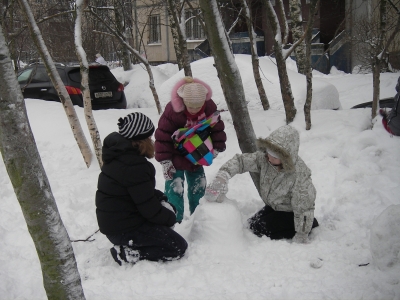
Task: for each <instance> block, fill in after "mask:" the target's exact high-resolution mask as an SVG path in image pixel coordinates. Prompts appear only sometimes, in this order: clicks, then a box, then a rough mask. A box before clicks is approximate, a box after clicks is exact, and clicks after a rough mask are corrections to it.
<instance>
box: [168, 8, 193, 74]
mask: <svg viewBox="0 0 400 300" xmlns="http://www.w3.org/2000/svg"><path fill="white" fill-rule="evenodd" d="M167 5H168V14H169V21H170V27H171V32H172V38H173V41H174V49H175V54H176V59H177V62H178V67H179V70H181V69H183V71H184V73H185V76H192V68H191V67H190V62H189V54H188V50H187V42H186V34H185V31H186V30H185V20H184V19H185V16H184V13H183V11H182V10H183V3H181V2H180V1H179V0H167Z"/></svg>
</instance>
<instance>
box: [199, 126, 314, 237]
mask: <svg viewBox="0 0 400 300" xmlns="http://www.w3.org/2000/svg"><path fill="white" fill-rule="evenodd" d="M299 145H300V138H299V133H298V132H297V130H296V129H294V128H293V127H291V126H289V125H286V126H282V127H280V128H278V129H277V130H275V131H274V132H272V133H271V135H270V136H269V137H268V138H266V139H262V138H259V139H258V140H257V146H258V149H259V150H258V151H257V152H254V153H244V154H236V155H235V156H234V157H233V158H232V159H230V160H229V161H227V162H226V163H225V164H224V165H222V167H221V168H220V169H219V171H218V173H217V175H216V177H215V179H214V181H213V182H212V183H211V184H210V185H209V186H208V187H207V189H206V195H205V197H206V199H207V200H208V201H218V202H221V201H223V199H224V198H225V197H224V196H225V194H226V193H227V192H228V181H229V179H230V178H232V177H233V176H235V175H236V174H241V173H245V172H255V173H259V174H260V195H261V198H262V200H263V201H264V203H265V207H264V208H263V209H261V210H260V211H259V212H257V213H256V214H255V215H254V216H253V217H252V218H250V219H249V225H250V229H251V230H252V231H253V232H254V234H256V235H257V236H260V237H261V236H263V235H266V236H268V237H270V238H271V239H292V238H293V241H295V242H298V243H306V242H307V241H308V235H309V233H310V231H311V229H312V228H314V227H317V226H318V222H317V220H316V219H315V218H314V206H315V196H316V190H315V187H314V185H313V183H312V180H311V171H310V169H309V168H308V167H307V166H306V164H305V163H304V161H303V160H302V159H301V158H300V156H298V151H299Z"/></svg>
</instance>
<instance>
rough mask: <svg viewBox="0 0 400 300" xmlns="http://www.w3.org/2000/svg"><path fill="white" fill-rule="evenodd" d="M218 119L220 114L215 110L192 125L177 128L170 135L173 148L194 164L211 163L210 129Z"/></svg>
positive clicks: (212, 150)
mask: <svg viewBox="0 0 400 300" xmlns="http://www.w3.org/2000/svg"><path fill="white" fill-rule="evenodd" d="M219 119H220V115H219V111H218V110H217V111H216V112H214V113H213V114H212V115H211V116H209V117H208V118H206V119H204V120H201V121H200V122H199V123H197V124H196V125H194V126H192V127H189V128H179V129H178V130H177V131H175V132H174V133H173V134H172V136H171V137H172V140H173V141H174V146H175V148H176V149H178V151H179V152H180V153H181V154H182V155H183V156H185V157H186V158H187V159H188V160H189V161H190V162H192V163H193V164H195V165H202V166H209V165H211V164H212V161H213V158H214V156H213V154H214V148H213V145H212V141H211V137H210V130H211V128H212V127H213V126H214V125H215V124H217V122H218V121H219Z"/></svg>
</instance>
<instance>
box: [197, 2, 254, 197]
mask: <svg viewBox="0 0 400 300" xmlns="http://www.w3.org/2000/svg"><path fill="white" fill-rule="evenodd" d="M199 3H200V7H201V9H202V11H203V16H204V20H205V24H206V31H207V37H208V40H209V43H210V46H211V49H212V53H213V56H214V61H215V66H216V69H217V73H218V77H219V80H220V82H221V87H222V90H223V92H224V96H225V100H226V103H227V105H228V108H229V111H230V113H231V115H232V120H233V126H234V127H235V131H236V135H237V138H238V141H239V147H240V149H241V150H242V152H243V153H251V152H255V151H257V146H256V135H255V133H254V129H253V125H252V123H251V119H250V115H249V111H248V110H247V104H246V98H245V94H244V89H243V83H242V78H241V76H240V72H239V69H238V67H237V65H236V62H235V59H234V57H233V54H232V53H231V51H230V48H229V44H228V41H227V38H226V35H225V30H224V26H223V23H222V19H221V16H220V13H219V10H218V5H217V1H216V0H200V1H199ZM251 176H252V179H253V182H254V184H255V186H256V188H257V190H258V191H259V190H260V179H259V174H257V173H252V174H251Z"/></svg>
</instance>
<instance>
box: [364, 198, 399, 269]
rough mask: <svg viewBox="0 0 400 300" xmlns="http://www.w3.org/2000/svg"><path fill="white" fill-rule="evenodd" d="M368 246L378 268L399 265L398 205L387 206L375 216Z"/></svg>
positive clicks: (389, 267)
mask: <svg viewBox="0 0 400 300" xmlns="http://www.w3.org/2000/svg"><path fill="white" fill-rule="evenodd" d="M370 246H371V254H372V259H373V262H374V264H375V265H376V266H377V267H378V268H379V269H380V270H382V271H385V270H389V269H391V268H393V267H394V266H396V265H397V266H398V267H399V266H400V205H391V206H389V207H388V208H386V209H385V210H384V211H383V212H382V213H381V214H380V215H379V216H378V217H377V218H376V220H375V221H374V223H373V224H372V227H371V238H370Z"/></svg>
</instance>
